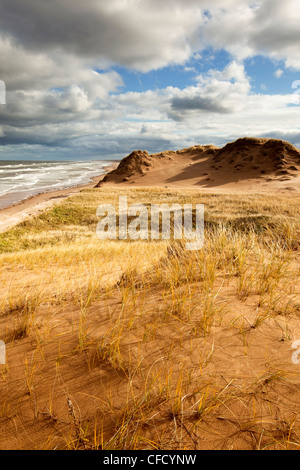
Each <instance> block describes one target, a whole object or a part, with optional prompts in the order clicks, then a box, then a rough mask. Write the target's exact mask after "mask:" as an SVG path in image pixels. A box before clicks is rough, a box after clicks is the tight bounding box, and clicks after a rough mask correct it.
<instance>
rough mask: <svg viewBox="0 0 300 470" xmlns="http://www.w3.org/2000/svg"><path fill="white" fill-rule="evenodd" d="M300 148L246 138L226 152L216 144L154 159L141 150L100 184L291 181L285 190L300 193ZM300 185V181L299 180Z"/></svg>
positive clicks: (215, 184)
mask: <svg viewBox="0 0 300 470" xmlns="http://www.w3.org/2000/svg"><path fill="white" fill-rule="evenodd" d="M299 176H300V150H298V149H297V148H296V147H294V146H293V145H292V144H290V143H289V142H285V141H283V140H277V139H262V138H261V139H259V138H251V137H245V138H241V139H238V140H236V141H235V142H230V143H228V144H227V145H225V146H224V147H223V148H218V147H215V146H213V145H205V146H201V145H196V146H194V147H190V148H186V149H182V150H178V151H166V152H161V153H158V154H154V155H149V154H148V152H147V151H142V150H137V151H134V152H132V153H131V154H130V155H128V157H126V158H124V159H123V160H122V161H121V162H120V164H119V166H118V168H117V169H116V170H114V171H112V172H110V173H108V174H107V175H106V176H105V178H104V179H103V180H102V181H101V182H100V183H99V185H101V184H102V183H112V184H122V183H131V184H137V185H150V186H151V185H167V184H171V185H174V184H180V185H181V186H195V185H197V186H199V187H203V188H205V187H210V188H212V187H222V186H228V185H230V184H231V183H235V186H234V187H235V188H236V189H238V186H237V184H238V183H240V186H243V187H247V182H249V184H250V185H251V187H253V184H254V185H260V186H261V184H262V183H263V185H266V186H268V189H272V183H273V187H274V189H276V187H277V186H276V185H278V184H280V183H285V184H286V182H291V183H292V186H291V187H286V188H285V189H293V190H297V189H299V190H300V184H296V180H297V179H298V178H299ZM298 183H299V182H298Z"/></svg>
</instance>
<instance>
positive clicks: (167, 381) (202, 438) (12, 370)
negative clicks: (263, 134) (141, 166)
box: [0, 188, 300, 449]
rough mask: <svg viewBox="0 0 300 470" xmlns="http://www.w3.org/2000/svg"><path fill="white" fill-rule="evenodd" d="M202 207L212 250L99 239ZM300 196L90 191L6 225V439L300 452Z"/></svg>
mask: <svg viewBox="0 0 300 470" xmlns="http://www.w3.org/2000/svg"><path fill="white" fill-rule="evenodd" d="M119 195H127V196H128V204H132V203H135V202H141V203H148V204H149V203H163V202H164V203H168V204H171V203H173V202H174V203H175V202H177V203H180V204H183V203H193V204H196V203H202V204H205V208H206V222H205V226H206V231H205V238H206V239H205V247H204V249H203V250H201V251H197V252H188V251H185V250H184V249H183V248H182V245H181V244H180V243H179V242H176V241H175V242H174V241H173V242H172V241H171V242H167V241H149V242H146V241H137V242H132V241H100V240H99V239H98V238H97V237H96V233H95V230H96V224H97V222H98V219H97V217H96V209H97V206H98V205H99V204H103V203H112V204H115V205H116V206H117V204H118V197H119ZM299 202H300V197H299V196H297V195H293V197H290V198H288V197H287V196H281V195H280V194H278V195H274V194H273V195H245V194H243V195H240V196H239V195H221V194H218V195H214V194H201V193H200V192H197V193H195V192H194V191H192V190H166V189H165V190H162V189H156V188H151V189H150V188H149V189H147V188H143V189H138V188H131V189H127V188H126V189H125V188H122V189H112V188H109V190H108V189H101V188H99V189H88V190H84V191H82V192H81V193H79V194H77V195H75V196H72V197H71V198H69V199H67V200H64V201H62V202H61V203H59V204H58V205H57V206H55V207H54V208H52V209H50V210H48V211H47V212H45V213H43V214H41V215H39V216H38V217H35V218H33V219H31V220H29V221H27V222H24V223H22V224H21V225H19V226H17V227H16V228H14V229H11V230H10V231H8V232H6V233H4V234H0V253H1V254H0V286H1V289H0V339H2V340H4V341H5V342H6V344H7V364H6V365H2V366H1V365H0V373H1V374H0V394H1V402H0V431H1V434H0V435H1V438H0V448H1V449H8V448H17V449H28V448H30V449H35V448H38V449H148V448H150V449H151V448H154V449H168V448H171V449H212V448H217V449H223V448H224V449H273V448H275V449H292V448H299V447H300V420H299V418H300V415H299V413H300V392H299V382H300V365H299V366H297V365H294V364H293V363H292V361H291V357H292V352H293V351H292V350H291V345H292V343H293V341H294V340H297V339H300V322H299V319H300V318H299V317H300V297H299V292H300V276H299V275H300V254H299V251H300V243H299V240H300V237H299V235H300V204H299Z"/></svg>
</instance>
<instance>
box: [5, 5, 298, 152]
mask: <svg viewBox="0 0 300 470" xmlns="http://www.w3.org/2000/svg"><path fill="white" fill-rule="evenodd" d="M0 9H1V11H0V80H1V81H3V82H4V83H5V86H6V104H0V160H3V159H8V160H16V159H17V160H19V159H28V160H61V159H62V160H69V159H70V160H73V159H75V160H84V159H89V160H90V159H92V160H99V159H106V160H110V159H120V158H123V157H124V156H126V155H128V154H129V153H130V152H132V151H133V150H137V149H142V150H147V151H148V152H149V153H156V152H160V151H163V150H177V149H181V148H185V147H190V146H193V145H205V144H214V145H218V146H223V145H224V144H225V143H227V142H229V141H233V140H235V139H237V138H239V137H243V136H255V137H270V138H279V139H284V140H288V141H290V142H291V143H293V144H294V145H296V146H298V147H300V119H299V117H300V96H299V95H300V28H299V24H300V2H299V0H285V1H282V0H261V1H249V0H226V2H225V1H221V0H209V1H208V0H164V1H161V0H109V1H108V0H85V1H84V2H83V1H82V0H26V2H25V1H24V0H1V7H0Z"/></svg>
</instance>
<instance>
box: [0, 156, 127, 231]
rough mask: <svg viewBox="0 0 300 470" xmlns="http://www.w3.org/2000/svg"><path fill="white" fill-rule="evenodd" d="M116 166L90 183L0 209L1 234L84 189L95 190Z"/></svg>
mask: <svg viewBox="0 0 300 470" xmlns="http://www.w3.org/2000/svg"><path fill="white" fill-rule="evenodd" d="M118 164H119V162H116V164H111V165H109V166H107V167H106V168H105V172H104V173H103V174H101V175H98V176H93V177H92V179H91V181H90V182H89V183H85V184H80V185H77V186H73V187H71V188H65V189H59V190H56V191H49V192H48V191H47V192H42V193H39V194H35V195H34V196H29V197H28V198H26V199H24V200H23V201H20V202H17V203H16V204H12V205H10V206H8V207H5V208H3V209H0V233H3V232H5V231H6V230H9V229H11V228H12V227H15V226H16V225H18V224H19V223H21V222H23V221H24V220H26V219H28V218H30V217H33V216H35V215H38V214H40V213H41V212H44V211H45V210H46V209H49V208H50V207H52V206H53V205H54V204H55V202H57V201H60V200H61V199H65V198H68V197H69V196H71V195H73V194H76V193H78V192H80V191H81V190H82V189H86V188H93V187H94V186H95V185H96V184H97V183H98V182H99V181H101V179H102V178H104V176H105V175H106V174H107V173H109V172H110V171H112V170H113V169H115V168H116V166H117V165H118Z"/></svg>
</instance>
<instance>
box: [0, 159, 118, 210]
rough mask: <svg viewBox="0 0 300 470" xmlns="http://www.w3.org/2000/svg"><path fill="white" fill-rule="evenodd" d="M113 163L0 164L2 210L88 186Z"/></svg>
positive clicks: (17, 162)
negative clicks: (51, 193) (39, 195)
mask: <svg viewBox="0 0 300 470" xmlns="http://www.w3.org/2000/svg"><path fill="white" fill-rule="evenodd" d="M111 163H112V162H111V161H104V160H101V161H99V160H97V161H68V162H65V161H63V162H61V161H60V162H53V161H52V162H41V161H40V162H37V161H34V162H32V161H24V160H22V161H17V160H15V161H12V160H10V161H0V209H3V208H5V207H8V206H10V205H12V204H16V203H17V202H20V201H23V200H24V199H27V198H28V197H30V196H34V195H36V194H40V193H44V192H49V191H57V190H60V189H65V188H71V187H74V186H78V185H80V184H87V183H89V182H90V181H91V179H92V178H93V177H95V176H98V175H101V174H103V173H104V172H105V168H106V167H107V166H110V165H111Z"/></svg>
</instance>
